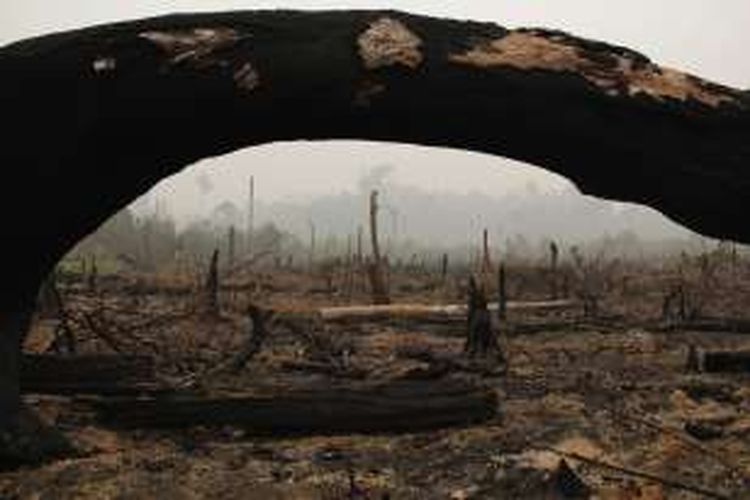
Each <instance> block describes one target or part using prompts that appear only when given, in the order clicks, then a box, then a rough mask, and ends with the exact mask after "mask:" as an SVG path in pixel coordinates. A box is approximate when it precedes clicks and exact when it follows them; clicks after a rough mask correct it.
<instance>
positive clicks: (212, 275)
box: [203, 249, 220, 317]
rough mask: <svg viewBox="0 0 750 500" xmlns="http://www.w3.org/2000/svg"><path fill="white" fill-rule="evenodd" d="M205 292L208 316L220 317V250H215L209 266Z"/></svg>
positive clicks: (205, 308) (205, 305)
mask: <svg viewBox="0 0 750 500" xmlns="http://www.w3.org/2000/svg"><path fill="white" fill-rule="evenodd" d="M203 293H204V302H203V307H204V312H205V314H206V315H208V316H212V317H218V316H219V313H220V309H219V250H218V249H216V250H214V253H213V255H211V263H210V264H209V267H208V275H207V276H206V284H205V287H204V289H203Z"/></svg>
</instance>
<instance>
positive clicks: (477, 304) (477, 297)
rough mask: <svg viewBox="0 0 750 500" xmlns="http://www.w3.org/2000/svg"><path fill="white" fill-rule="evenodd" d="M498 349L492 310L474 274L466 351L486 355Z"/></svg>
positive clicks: (471, 279) (470, 281)
mask: <svg viewBox="0 0 750 500" xmlns="http://www.w3.org/2000/svg"><path fill="white" fill-rule="evenodd" d="M490 351H497V336H496V335H495V331H494V330H493V328H492V319H491V316H490V311H489V309H488V308H487V297H486V296H485V292H484V288H483V287H480V286H478V285H477V282H476V279H474V277H473V276H472V277H471V278H470V279H469V300H468V312H467V334H466V344H465V346H464V352H466V353H467V354H468V355H469V356H476V355H480V356H485V355H487V354H488V353H489V352H490Z"/></svg>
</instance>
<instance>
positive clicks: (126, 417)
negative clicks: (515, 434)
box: [94, 380, 497, 435]
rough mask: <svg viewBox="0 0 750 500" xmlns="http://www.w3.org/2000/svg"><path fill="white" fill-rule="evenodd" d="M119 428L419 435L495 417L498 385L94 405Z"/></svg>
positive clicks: (412, 384) (420, 384)
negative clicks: (228, 428) (495, 387)
mask: <svg viewBox="0 0 750 500" xmlns="http://www.w3.org/2000/svg"><path fill="white" fill-rule="evenodd" d="M94 408H95V410H96V411H97V413H98V416H99V420H100V421H101V422H102V423H103V424H105V425H110V426H114V427H120V428H184V427H193V426H199V425H200V426H224V425H233V426H238V427H242V428H245V429H247V431H248V432H250V433H252V434H256V435H286V434H295V435H298V434H305V435H318V434H326V435H333V434H350V433H361V432H379V433H380V432H382V433H394V432H414V431H423V430H430V429H438V428H443V427H449V426H460V425H469V424H474V423H479V422H483V421H486V420H488V419H490V418H492V417H493V416H495V414H496V411H497V395H496V393H495V392H494V390H491V389H488V388H482V387H477V386H471V385H468V384H466V383H462V382H457V381H450V380H447V381H438V382H434V381H430V382H425V381H399V382H395V383H390V384H387V385H381V386H371V387H364V388H359V389H351V388H347V389H335V388H333V389H332V388H320V389H310V390H304V391H302V390H300V391H296V392H293V393H289V394H284V395H279V396H274V397H260V396H252V397H223V398H210V399H206V398H201V397H197V396H180V397H169V398H146V399H144V398H117V399H108V400H102V401H98V402H95V403H94Z"/></svg>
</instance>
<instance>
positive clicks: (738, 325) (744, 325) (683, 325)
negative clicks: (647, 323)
mask: <svg viewBox="0 0 750 500" xmlns="http://www.w3.org/2000/svg"><path fill="white" fill-rule="evenodd" d="M653 329H654V330H655V331H661V332H674V331H691V332H707V333H750V319H745V318H700V319H694V320H686V321H677V322H669V323H666V324H660V325H655V326H654V328H653Z"/></svg>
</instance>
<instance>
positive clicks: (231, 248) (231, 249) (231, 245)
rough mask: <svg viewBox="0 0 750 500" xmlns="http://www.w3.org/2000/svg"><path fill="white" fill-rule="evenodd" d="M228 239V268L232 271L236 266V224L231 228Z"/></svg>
mask: <svg viewBox="0 0 750 500" xmlns="http://www.w3.org/2000/svg"><path fill="white" fill-rule="evenodd" d="M227 240H228V241H227V269H228V270H229V272H231V271H232V269H233V268H234V259H235V256H236V255H237V254H236V251H237V231H236V230H235V229H234V226H231V227H230V228H229V236H228V237H227Z"/></svg>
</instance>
